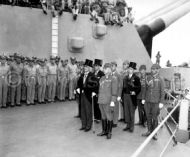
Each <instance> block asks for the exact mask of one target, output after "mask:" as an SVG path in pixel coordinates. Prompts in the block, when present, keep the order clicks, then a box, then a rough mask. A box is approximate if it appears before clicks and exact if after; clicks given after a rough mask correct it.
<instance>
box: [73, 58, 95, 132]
mask: <svg viewBox="0 0 190 157" xmlns="http://www.w3.org/2000/svg"><path fill="white" fill-rule="evenodd" d="M92 66H93V61H92V60H88V59H86V61H85V63H84V73H83V74H82V75H81V76H80V78H79V80H78V85H77V90H76V91H77V92H78V93H80V94H81V122H82V127H81V128H80V130H84V131H85V132H88V131H89V130H90V129H91V126H92V92H94V91H95V90H96V88H97V87H98V81H97V80H96V77H95V76H94V74H93V73H92V72H90V71H91V68H92Z"/></svg>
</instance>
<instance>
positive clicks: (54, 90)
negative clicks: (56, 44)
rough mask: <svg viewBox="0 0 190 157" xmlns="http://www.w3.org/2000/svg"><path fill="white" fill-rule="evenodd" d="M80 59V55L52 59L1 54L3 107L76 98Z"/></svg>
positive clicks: (0, 105)
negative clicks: (77, 56)
mask: <svg viewBox="0 0 190 157" xmlns="http://www.w3.org/2000/svg"><path fill="white" fill-rule="evenodd" d="M79 73H80V62H78V63H76V58H74V57H71V58H70V63H69V62H68V60H61V59H60V58H59V57H50V60H47V59H39V58H36V57H32V58H29V57H23V56H21V55H18V54H16V53H15V54H13V55H10V56H4V55H2V56H0V107H1V108H7V107H15V106H21V105H22V103H21V102H25V103H26V105H36V102H38V103H51V102H55V100H58V101H65V100H66V98H68V99H69V100H74V99H75V94H74V89H75V88H76V82H77V77H78V75H79Z"/></svg>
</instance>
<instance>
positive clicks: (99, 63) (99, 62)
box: [94, 59, 103, 66]
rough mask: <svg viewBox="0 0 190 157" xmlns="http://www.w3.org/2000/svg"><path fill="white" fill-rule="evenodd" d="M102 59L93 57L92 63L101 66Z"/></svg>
mask: <svg viewBox="0 0 190 157" xmlns="http://www.w3.org/2000/svg"><path fill="white" fill-rule="evenodd" d="M102 62H103V61H102V60H100V59H95V60H94V65H99V66H102Z"/></svg>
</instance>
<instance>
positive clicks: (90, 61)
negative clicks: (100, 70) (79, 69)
mask: <svg viewBox="0 0 190 157" xmlns="http://www.w3.org/2000/svg"><path fill="white" fill-rule="evenodd" d="M84 65H86V66H89V67H92V65H93V61H92V60H89V59H86V60H85V63H84Z"/></svg>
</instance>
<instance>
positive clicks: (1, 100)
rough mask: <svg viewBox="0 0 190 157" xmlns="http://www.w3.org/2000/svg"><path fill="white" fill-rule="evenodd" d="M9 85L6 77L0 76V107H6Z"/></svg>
mask: <svg viewBox="0 0 190 157" xmlns="http://www.w3.org/2000/svg"><path fill="white" fill-rule="evenodd" d="M7 91H8V85H7V83H6V81H5V77H4V76H0V106H4V107H6V103H7Z"/></svg>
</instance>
